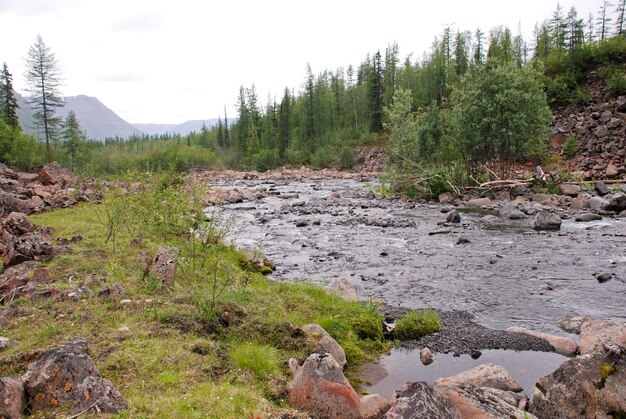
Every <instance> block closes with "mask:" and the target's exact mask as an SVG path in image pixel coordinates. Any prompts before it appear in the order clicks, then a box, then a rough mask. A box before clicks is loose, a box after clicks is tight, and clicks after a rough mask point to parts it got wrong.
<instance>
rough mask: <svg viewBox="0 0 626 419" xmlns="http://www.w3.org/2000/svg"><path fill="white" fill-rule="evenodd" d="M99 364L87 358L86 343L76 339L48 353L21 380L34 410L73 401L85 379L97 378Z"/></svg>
mask: <svg viewBox="0 0 626 419" xmlns="http://www.w3.org/2000/svg"><path fill="white" fill-rule="evenodd" d="M98 376H99V374H98V371H97V370H96V365H95V364H94V362H93V360H92V359H91V357H90V356H89V355H87V342H86V341H85V340H84V339H76V340H72V341H70V342H67V343H65V344H63V345H61V346H58V347H55V348H52V349H50V350H48V351H47V352H46V353H45V354H44V356H43V357H42V358H41V359H40V360H39V361H37V362H34V363H32V364H30V365H29V366H28V369H27V370H26V374H24V376H23V377H22V380H23V381H24V387H25V389H26V393H27V394H28V398H29V400H30V402H31V407H32V408H33V409H45V408H48V407H50V406H57V405H59V404H61V403H69V402H72V401H73V400H74V399H75V398H76V397H77V396H78V395H79V394H80V393H79V388H80V386H81V385H82V383H83V381H84V379H85V378H86V377H98Z"/></svg>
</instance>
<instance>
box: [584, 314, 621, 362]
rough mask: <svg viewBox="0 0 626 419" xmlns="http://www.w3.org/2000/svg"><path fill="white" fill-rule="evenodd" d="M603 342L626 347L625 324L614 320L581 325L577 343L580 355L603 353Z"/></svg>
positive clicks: (594, 321) (587, 322) (588, 321)
mask: <svg viewBox="0 0 626 419" xmlns="http://www.w3.org/2000/svg"><path fill="white" fill-rule="evenodd" d="M605 341H609V342H612V343H616V344H618V345H622V346H626V323H624V322H618V321H615V320H587V321H585V322H583V323H582V325H581V327H580V341H579V343H578V352H579V353H580V354H581V355H585V354H591V353H593V352H596V351H600V352H603V351H604V348H603V347H602V344H603V343H604V342H605Z"/></svg>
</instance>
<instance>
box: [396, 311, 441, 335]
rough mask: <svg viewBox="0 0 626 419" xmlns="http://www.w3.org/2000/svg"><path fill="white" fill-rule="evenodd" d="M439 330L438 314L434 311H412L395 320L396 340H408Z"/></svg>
mask: <svg viewBox="0 0 626 419" xmlns="http://www.w3.org/2000/svg"><path fill="white" fill-rule="evenodd" d="M439 328H440V322H439V314H437V312H436V311H434V310H430V309H426V310H424V311H422V312H419V311H415V310H412V311H409V312H408V313H407V314H406V315H404V316H403V317H401V318H399V319H398V320H396V323H395V329H394V333H395V336H396V337H397V338H398V339H401V340H409V339H417V338H419V337H421V336H424V335H427V334H429V333H433V332H438V331H439Z"/></svg>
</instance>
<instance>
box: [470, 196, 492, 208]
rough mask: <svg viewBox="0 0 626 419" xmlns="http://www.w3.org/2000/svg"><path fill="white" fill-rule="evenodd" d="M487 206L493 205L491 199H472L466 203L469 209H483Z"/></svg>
mask: <svg viewBox="0 0 626 419" xmlns="http://www.w3.org/2000/svg"><path fill="white" fill-rule="evenodd" d="M485 205H491V199H489V198H475V199H470V200H469V201H467V202H466V203H465V206H467V207H482V206H485Z"/></svg>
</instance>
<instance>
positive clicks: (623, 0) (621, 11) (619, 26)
mask: <svg viewBox="0 0 626 419" xmlns="http://www.w3.org/2000/svg"><path fill="white" fill-rule="evenodd" d="M615 14H616V16H617V19H616V20H615V34H616V35H622V34H623V33H624V29H626V28H625V27H624V17H625V16H624V15H625V14H626V0H620V2H619V3H618V4H617V9H615Z"/></svg>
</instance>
